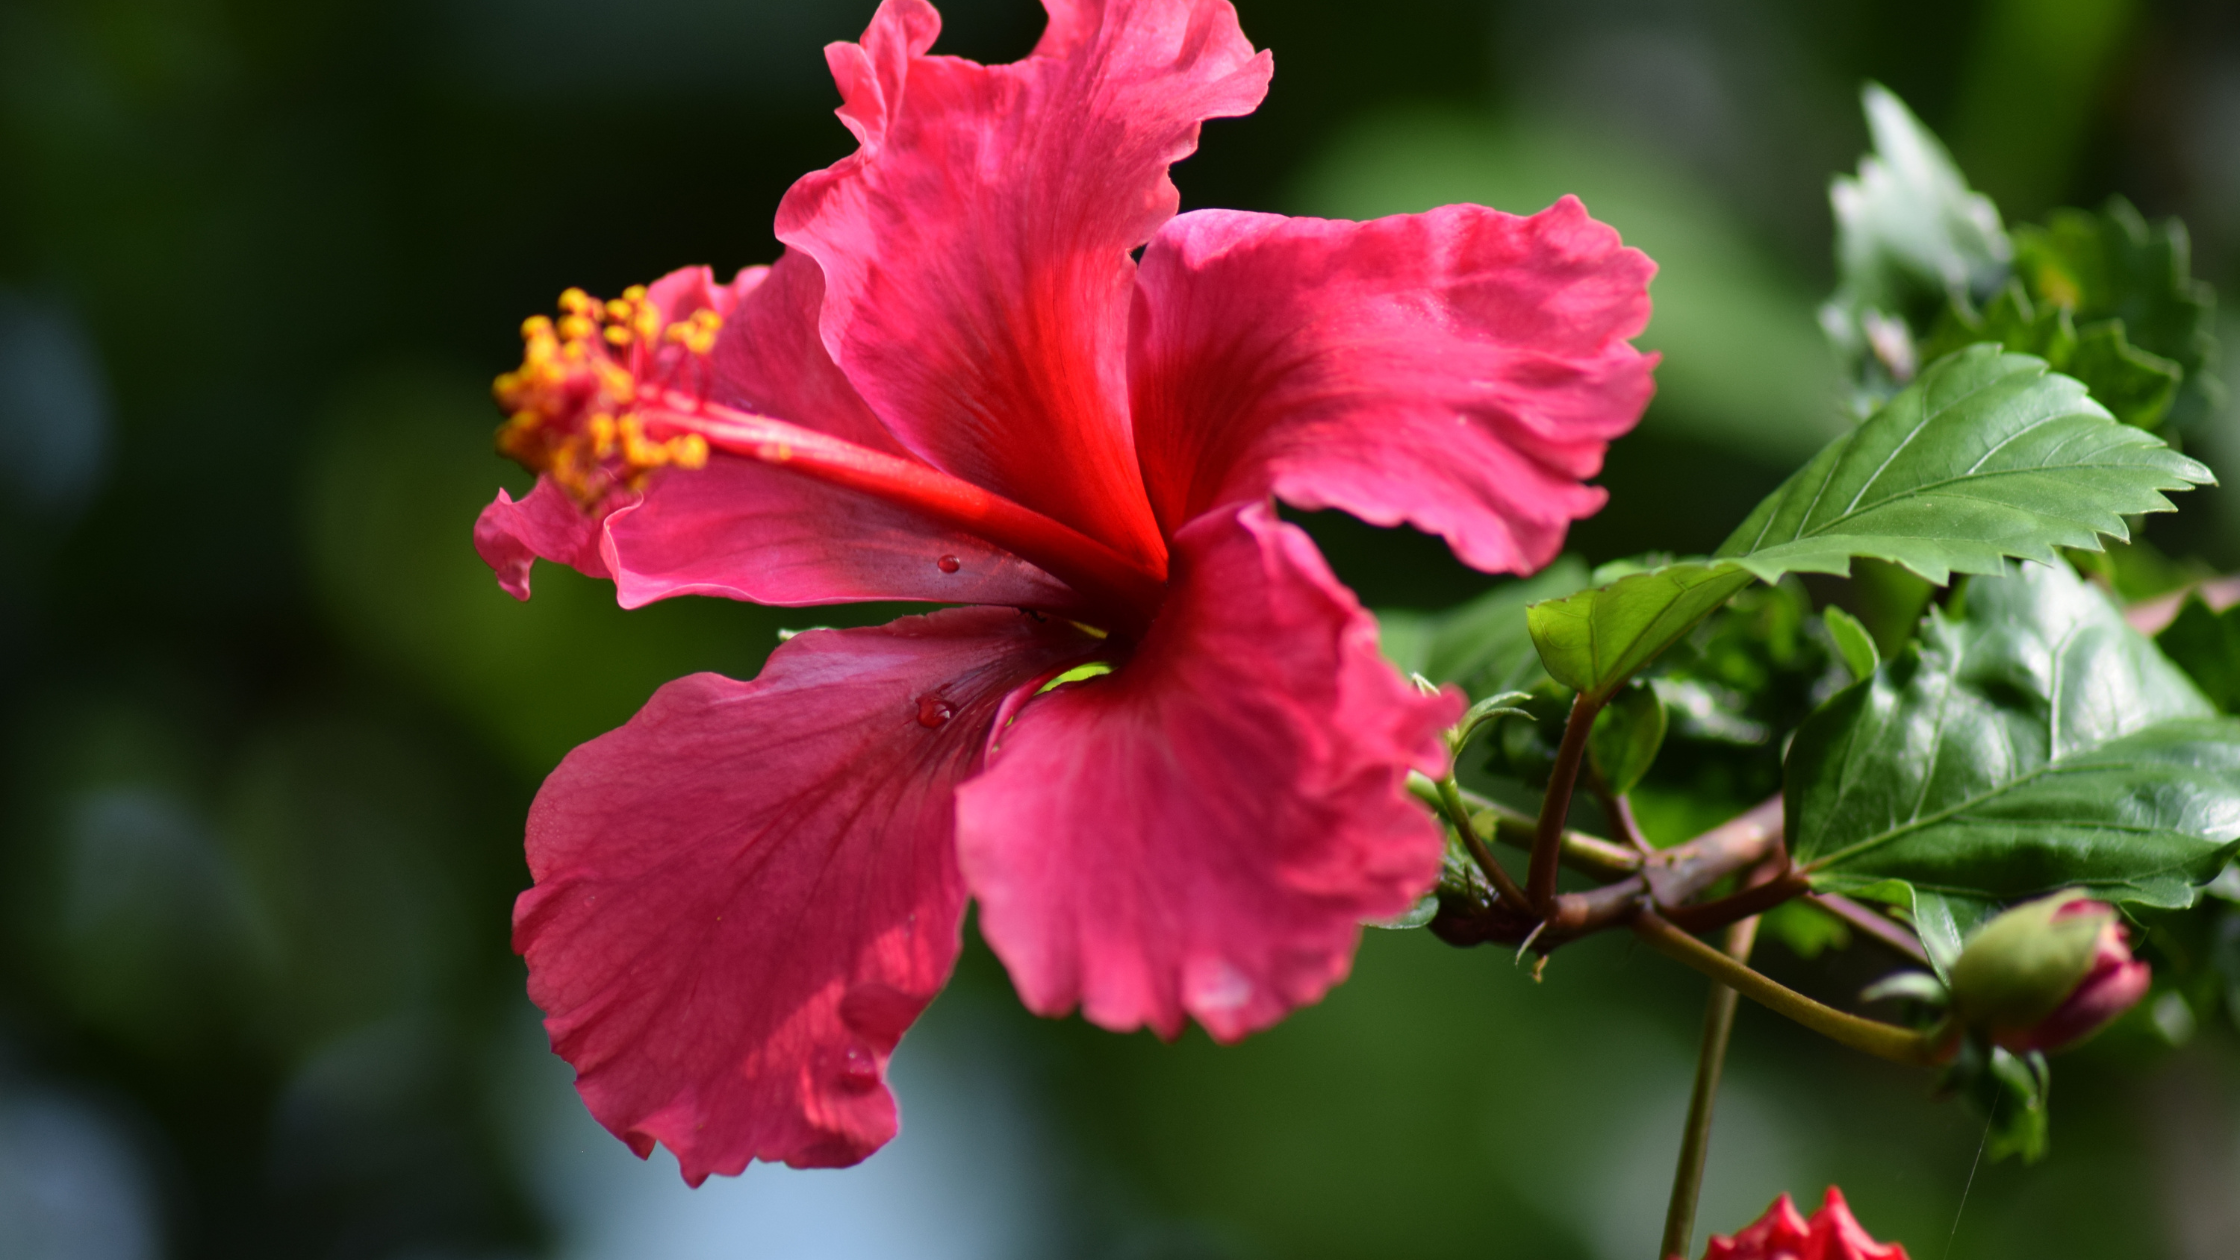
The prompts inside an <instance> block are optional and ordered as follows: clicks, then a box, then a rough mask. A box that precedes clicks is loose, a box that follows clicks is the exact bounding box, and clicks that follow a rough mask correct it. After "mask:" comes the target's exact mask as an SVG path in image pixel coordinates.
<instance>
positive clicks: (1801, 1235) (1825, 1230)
mask: <svg viewBox="0 0 2240 1260" xmlns="http://www.w3.org/2000/svg"><path fill="white" fill-rule="evenodd" d="M1673 1260H1678V1257H1674V1258H1673ZM1703 1260H1907V1257H1906V1249H1905V1248H1904V1247H1902V1246H1899V1245H1898V1244H1897V1243H1878V1242H1876V1241H1875V1240H1874V1239H1873V1238H1872V1237H1869V1236H1868V1234H1867V1231H1866V1230H1865V1229H1864V1228H1863V1227H1861V1226H1860V1224H1859V1222H1858V1220H1857V1219H1855V1218H1854V1217H1853V1216H1852V1215H1851V1206H1850V1205H1849V1204H1847V1203H1845V1202H1844V1201H1843V1191H1841V1190H1838V1189H1836V1188H1835V1187H1834V1186H1829V1187H1828V1197H1827V1198H1826V1199H1824V1200H1822V1201H1821V1204H1820V1210H1819V1211H1817V1212H1814V1213H1813V1214H1812V1219H1811V1220H1809V1221H1808V1220H1806V1219H1805V1218H1804V1217H1802V1216H1800V1215H1798V1214H1797V1205H1796V1204H1794V1203H1792V1202H1790V1200H1789V1196H1788V1195H1782V1196H1781V1197H1780V1198H1778V1199H1775V1200H1774V1201H1773V1206H1772V1207H1769V1208H1767V1209H1766V1214H1765V1215H1764V1216H1761V1217H1759V1218H1758V1219H1757V1220H1756V1221H1754V1222H1752V1223H1751V1225H1750V1227H1749V1228H1748V1229H1745V1230H1743V1231H1742V1232H1741V1233H1738V1234H1736V1235H1734V1236H1733V1237H1731V1238H1720V1237H1714V1238H1713V1239H1712V1240H1711V1243H1710V1245H1709V1246H1708V1247H1707V1248H1705V1250H1704V1253H1703Z"/></svg>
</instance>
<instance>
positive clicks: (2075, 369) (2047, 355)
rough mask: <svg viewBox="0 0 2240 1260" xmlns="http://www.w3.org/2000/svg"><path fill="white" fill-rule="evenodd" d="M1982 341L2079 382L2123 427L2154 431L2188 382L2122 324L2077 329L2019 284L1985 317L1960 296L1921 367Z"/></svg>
mask: <svg viewBox="0 0 2240 1260" xmlns="http://www.w3.org/2000/svg"><path fill="white" fill-rule="evenodd" d="M1979 341H1988V342H1993V343H1995V344H1997V345H2000V346H2003V347H2005V348H2006V349H2008V350H2013V351H2016V352H2018V353H2022V354H2033V355H2036V356H2038V357H2039V358H2041V359H2044V360H2045V361H2046V362H2047V364H2048V365H2050V366H2051V367H2052V368H2053V369H2054V370H2055V371H2057V372H2063V373H2066V374H2068V375H2070V376H2074V377H2076V378H2077V379H2078V380H2079V381H2082V382H2083V383H2084V386H2085V388H2086V390H2088V391H2089V392H2090V393H2091V395H2092V397H2093V399H2094V400H2095V401H2096V402H2098V403H2100V404H2101V405H2102V406H2104V407H2106V408H2108V410H2109V411H2111V412H2113V413H2114V414H2115V417H2116V419H2118V420H2121V421H2123V422H2124V423H2125V424H2130V425H2137V426H2138V427H2139V428H2142V429H2152V428H2155V427H2156V426H2158V425H2160V424H2161V423H2162V419H2163V416H2164V414H2165V413H2166V412H2168V411H2169V409H2170V404H2171V402H2172V400H2174V399H2175V398H2176V397H2177V395H2178V388H2179V386H2180V385H2181V384H2183V383H2184V381H2185V375H2186V374H2185V369H2184V368H2182V367H2180V366H2179V365H2178V364H2177V363H2174V362H2172V361H2171V360H2169V359H2165V358H2163V357H2162V356H2160V355H2156V354H2150V353H2148V352H2147V351H2145V350H2142V349H2140V348H2139V347H2137V346H2135V345H2133V344H2131V342H2130V340H2129V339H2128V338H2126V337H2125V336H2124V328H2123V321H2122V320H2120V319H2103V320H2099V321H2097V322H2095V323H2091V324H2087V325H2086V326H2085V327H2084V329H2083V330H2082V331H2081V332H2080V331H2079V330H2078V328H2077V326H2076V322H2075V320H2074V319H2072V318H2071V315H2070V310H2069V308H2068V307H2065V306H2061V305H2058V304H2056V303H2054V302H2051V301H2033V300H2032V299H2031V297H2030V294H2029V292H2028V291H2027V290H2026V289H2025V288H2024V287H2023V284H2022V282H2021V281H2020V280H2009V281H2008V282H2007V285H2006V287H2005V288H2003V289H2001V290H2000V291H1999V294H1998V296H1997V297H1994V298H1993V299H1992V300H1991V303H1990V305H1988V306H1986V307H1985V308H1984V309H1983V311H1982V313H1980V314H1978V313H1976V312H1974V311H1972V310H1970V309H1969V307H1968V305H1967V303H1966V302H1965V301H1964V300H1962V299H1959V298H1955V299H1953V300H1952V301H1951V302H1950V303H1948V304H1947V305H1946V306H1945V310H1944V313H1943V314H1942V315H1941V316H1939V317H1938V320H1937V324H1936V328H1935V330H1934V331H1933V332H1932V333H1931V334H1930V335H1929V337H1928V338H1927V339H1926V340H1924V341H1923V342H1922V345H1921V350H1920V355H1921V358H1922V360H1923V361H1924V362H1934V361H1935V360H1937V359H1940V358H1943V357H1944V356H1945V355H1947V354H1950V353H1953V352H1955V351H1957V350H1960V349H1963V348H1965V347H1967V346H1970V345H1973V344H1975V343H1976V342H1979Z"/></svg>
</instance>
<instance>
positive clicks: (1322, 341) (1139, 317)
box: [1129, 197, 1656, 572]
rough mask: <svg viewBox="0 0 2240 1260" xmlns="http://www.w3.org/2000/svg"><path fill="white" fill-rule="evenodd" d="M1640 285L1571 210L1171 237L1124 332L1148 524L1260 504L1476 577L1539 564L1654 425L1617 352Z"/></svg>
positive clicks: (1321, 223)
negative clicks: (1422, 533) (1309, 516)
mask: <svg viewBox="0 0 2240 1260" xmlns="http://www.w3.org/2000/svg"><path fill="white" fill-rule="evenodd" d="M1654 272H1655V265H1654V264H1653V263H1651V262H1650V261H1649V260H1648V258H1646V257H1645V256H1643V255H1642V254H1641V253H1640V251H1638V250H1633V249H1627V248H1624V247H1623V246H1621V245H1620V244H1619V242H1618V234H1617V233H1616V232H1614V231H1612V230H1611V229H1610V228H1608V227H1605V226H1604V225H1602V224H1600V223H1597V222H1595V221H1594V220H1593V219H1590V218H1588V217H1587V213H1586V211H1585V209H1584V208H1582V207H1581V206H1580V204H1579V203H1578V201H1577V200H1576V199H1574V198H1570V197H1566V198H1564V199H1563V200H1562V201H1559V202H1557V203H1556V204H1555V205H1554V206H1551V207H1549V208H1548V209H1546V210H1543V211H1541V212H1540V213H1539V214H1536V215H1532V216H1530V217H1529V218H1525V217H1519V216H1517V215H1511V214H1503V213H1501V212H1500V211H1497V210H1488V209H1486V208H1485V207H1483V206H1446V207H1443V208H1441V209H1438V210H1433V211H1431V212H1429V213H1427V214H1415V215H1397V216H1394V217H1392V218H1387V219H1378V220H1375V221H1373V222H1369V223H1347V222H1337V221H1332V220H1328V219H1286V218H1283V217H1280V216H1277V215H1264V214H1245V213H1241V212H1238V211H1229V210H1206V211H1196V212H1193V213H1191V214H1186V215H1183V216H1182V217H1180V218H1177V219H1174V220H1172V221H1171V222H1169V223H1168V224H1167V225H1166V226H1165V227H1163V228H1161V229H1160V230H1159V233H1158V235H1157V236H1156V237H1154V238H1153V240H1152V242H1151V245H1150V247H1149V248H1148V249H1147V250H1146V251H1145V253H1144V258H1143V267H1142V270H1141V273H1140V275H1139V278H1138V282H1137V289H1136V300H1135V308H1134V315H1133V319H1132V324H1131V330H1130V338H1131V341H1130V356H1131V357H1130V361H1129V388H1130V398H1131V405H1132V407H1133V410H1134V417H1135V440H1136V449H1137V450H1138V452H1139V453H1140V454H1141V456H1142V460H1143V470H1144V481H1145V485H1146V487H1147V489H1148V491H1149V493H1150V495H1151V501H1152V506H1153V508H1154V510H1155V511H1156V512H1157V514H1158V517H1159V521H1160V524H1161V525H1162V526H1163V527H1164V528H1165V529H1167V530H1168V531H1170V532H1172V531H1174V530H1177V529H1180V528H1181V527H1182V525H1183V523H1184V522H1186V521H1188V520H1190V519H1191V518H1192V517H1195V516H1197V515H1198V514H1199V513H1201V512H1204V511H1207V510H1208V509H1210V508H1212V507H1215V506H1217V505H1220V504H1224V503H1233V502H1240V501H1243V500H1248V499H1254V498H1258V497H1260V496H1263V495H1266V494H1270V493H1273V494H1275V495H1277V496H1278V497H1280V498H1282V499H1283V500H1285V501H1286V502H1288V503H1292V504H1294V505H1296V506H1299V507H1304V508H1324V507H1335V508H1343V509H1344V510H1346V511H1348V512H1351V513H1353V514H1354V515H1356V516H1358V517H1361V518H1362V519H1364V520H1367V521H1371V522H1373V523H1375V524H1379V525H1395V524H1399V523H1401V522H1403V521H1405V522H1407V523H1409V524H1412V525H1415V526H1416V527H1418V528H1420V529H1424V530H1427V531H1429V532H1432V533H1436V534H1439V535H1442V536H1444V537H1445V538H1446V539H1447V541H1448V542H1449V543H1451V544H1452V545H1453V547H1454V549H1455V553H1456V554H1457V555H1459V556H1460V557H1461V558H1462V559H1463V560H1464V561H1465V562H1467V563H1469V564H1471V565H1474V566H1476V567H1477V568H1480V569H1485V570H1488V571H1514V572H1526V571H1530V570H1533V569H1537V568H1539V567H1541V566H1542V565H1544V564H1546V563H1547V562H1548V561H1549V560H1551V559H1553V558H1554V557H1555V555H1556V553H1557V551H1558V550H1559V549H1560V548H1561V547H1562V544H1563V536H1564V531H1565V529H1566V528H1567V527H1568V526H1569V524H1570V522H1572V521H1573V520H1576V519H1578V518H1580V517H1582V516H1586V515H1589V514H1591V513H1592V512H1594V511H1595V510H1596V509H1597V508H1599V507H1601V506H1602V501H1603V498H1604V495H1603V492H1602V491H1601V490H1600V489H1598V488H1595V487H1591V486H1586V485H1582V484H1580V483H1581V480H1582V479H1583V478H1587V477H1591V476H1593V475H1594V474H1595V473H1596V472H1598V471H1600V469H1601V467H1602V454H1603V449H1604V447H1605V446H1607V445H1608V444H1609V442H1610V440H1611V439H1613V438H1615V437H1617V436H1618V435H1619V434H1622V433H1624V432H1625V431H1626V430H1628V429H1630V428H1632V427H1633V424H1634V422H1635V421H1636V420H1638V419H1639V418H1640V416H1641V411H1642V408H1643V407H1645V406H1647V405H1648V401H1649V395H1650V393H1651V391H1652V389H1653V384H1652V382H1651V380H1650V370H1651V369H1652V368H1653V367H1654V366H1655V364H1656V359H1655V356H1653V355H1646V354H1643V353H1641V352H1639V351H1637V350H1635V349H1634V348H1633V347H1632V346H1631V345H1629V344H1627V340H1626V339H1627V338H1629V337H1632V336H1634V335H1635V334H1637V333H1639V332H1640V331H1641V329H1642V326H1643V325H1644V324H1645V323H1647V321H1648V318H1649V296H1648V283H1649V277H1650V276H1651V275H1652V274H1653V273H1654Z"/></svg>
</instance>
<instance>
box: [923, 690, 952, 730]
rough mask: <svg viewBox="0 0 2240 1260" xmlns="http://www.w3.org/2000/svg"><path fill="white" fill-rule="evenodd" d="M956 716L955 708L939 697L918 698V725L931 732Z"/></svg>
mask: <svg viewBox="0 0 2240 1260" xmlns="http://www.w3.org/2000/svg"><path fill="white" fill-rule="evenodd" d="M956 715H957V706H955V705H953V704H951V703H949V702H948V701H946V700H944V699H942V698H941V697H939V696H919V697H918V725H920V726H923V727H925V728H926V729H927V730H932V729H933V728H934V727H936V726H939V725H941V724H942V723H943V722H946V721H948V720H949V719H950V718H953V717H955V716H956Z"/></svg>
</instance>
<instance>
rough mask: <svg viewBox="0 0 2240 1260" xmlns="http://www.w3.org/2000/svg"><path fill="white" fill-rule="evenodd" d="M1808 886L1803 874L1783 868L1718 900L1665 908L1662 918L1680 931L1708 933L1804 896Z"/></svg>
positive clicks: (1754, 916)
mask: <svg viewBox="0 0 2240 1260" xmlns="http://www.w3.org/2000/svg"><path fill="white" fill-rule="evenodd" d="M1809 889H1810V885H1808V884H1806V883H1805V881H1804V877H1803V876H1801V875H1798V874H1797V873H1796V872H1794V871H1784V872H1782V873H1781V874H1779V875H1776V876H1774V877H1773V878H1771V879H1768V880H1766V881H1765V882H1763V883H1758V884H1752V885H1751V886H1750V887H1748V888H1745V889H1743V890H1742V891H1740V892H1736V893H1730V894H1729V895H1727V896H1724V897H1721V898H1719V899H1718V900H1717V901H1705V902H1700V903H1698V904H1696V905H1692V906H1668V907H1665V909H1664V917H1665V919H1666V920H1667V921H1668V922H1670V923H1671V924H1672V926H1674V927H1676V928H1679V929H1680V930H1681V931H1683V932H1708V931H1711V930H1712V929H1713V928H1722V927H1725V926H1727V925H1728V924H1730V923H1740V922H1742V921H1743V920H1744V919H1753V918H1756V917H1757V916H1759V915H1761V914H1764V913H1765V912H1766V911H1768V910H1771V909H1773V908H1774V907H1775V906H1778V905H1780V904H1781V903H1782V902H1784V901H1787V900H1789V899H1791V898H1792V897H1800V896H1803V895H1804V894H1805V893H1806V892H1807V891H1809Z"/></svg>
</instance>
